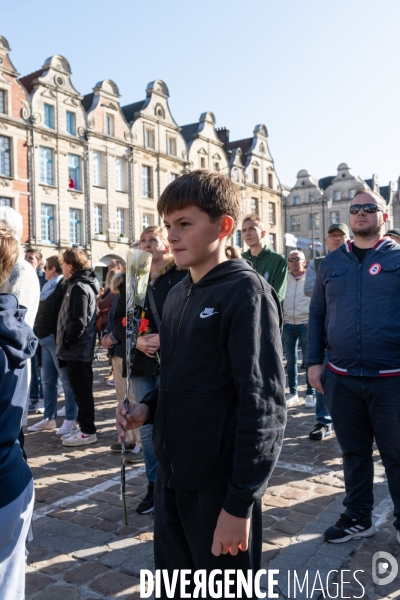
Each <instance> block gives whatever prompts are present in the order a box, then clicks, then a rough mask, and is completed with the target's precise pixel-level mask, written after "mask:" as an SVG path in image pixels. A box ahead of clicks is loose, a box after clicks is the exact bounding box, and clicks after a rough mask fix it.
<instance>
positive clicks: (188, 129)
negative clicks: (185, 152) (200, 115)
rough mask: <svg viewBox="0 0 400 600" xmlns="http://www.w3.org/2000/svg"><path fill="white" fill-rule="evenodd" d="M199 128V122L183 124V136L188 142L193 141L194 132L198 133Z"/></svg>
mask: <svg viewBox="0 0 400 600" xmlns="http://www.w3.org/2000/svg"><path fill="white" fill-rule="evenodd" d="M198 129H199V122H197V123H190V124H189V125H182V127H181V134H182V135H183V137H184V138H185V140H186V141H187V142H190V141H192V139H193V136H194V134H195V133H197V131H198Z"/></svg>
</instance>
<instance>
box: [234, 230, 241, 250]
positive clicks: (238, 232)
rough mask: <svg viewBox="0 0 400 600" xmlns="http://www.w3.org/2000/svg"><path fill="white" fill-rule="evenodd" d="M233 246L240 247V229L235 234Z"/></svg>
mask: <svg viewBox="0 0 400 600" xmlns="http://www.w3.org/2000/svg"><path fill="white" fill-rule="evenodd" d="M235 246H238V248H241V247H242V232H241V231H240V229H238V230H237V232H236V233H235Z"/></svg>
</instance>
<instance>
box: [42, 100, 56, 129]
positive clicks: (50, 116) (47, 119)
mask: <svg viewBox="0 0 400 600" xmlns="http://www.w3.org/2000/svg"><path fill="white" fill-rule="evenodd" d="M44 124H45V126H46V127H49V128H50V129H54V106H52V105H51V104H45V105H44Z"/></svg>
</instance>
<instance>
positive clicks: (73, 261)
mask: <svg viewBox="0 0 400 600" xmlns="http://www.w3.org/2000/svg"><path fill="white" fill-rule="evenodd" d="M63 262H65V263H67V265H72V268H73V270H74V272H75V271H81V270H82V269H88V268H89V261H88V258H87V256H86V254H85V253H84V251H83V250H81V249H80V248H67V249H66V250H65V251H64V254H63Z"/></svg>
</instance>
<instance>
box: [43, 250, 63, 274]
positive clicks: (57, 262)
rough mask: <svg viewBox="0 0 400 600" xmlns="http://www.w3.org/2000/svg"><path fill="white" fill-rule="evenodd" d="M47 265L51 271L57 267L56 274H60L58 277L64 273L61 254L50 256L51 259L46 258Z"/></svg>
mask: <svg viewBox="0 0 400 600" xmlns="http://www.w3.org/2000/svg"><path fill="white" fill-rule="evenodd" d="M46 263H47V266H48V267H49V269H52V268H53V267H55V269H56V273H58V275H61V273H62V268H61V265H62V258H61V256H60V255H59V254H55V255H54V256H49V258H46Z"/></svg>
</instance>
